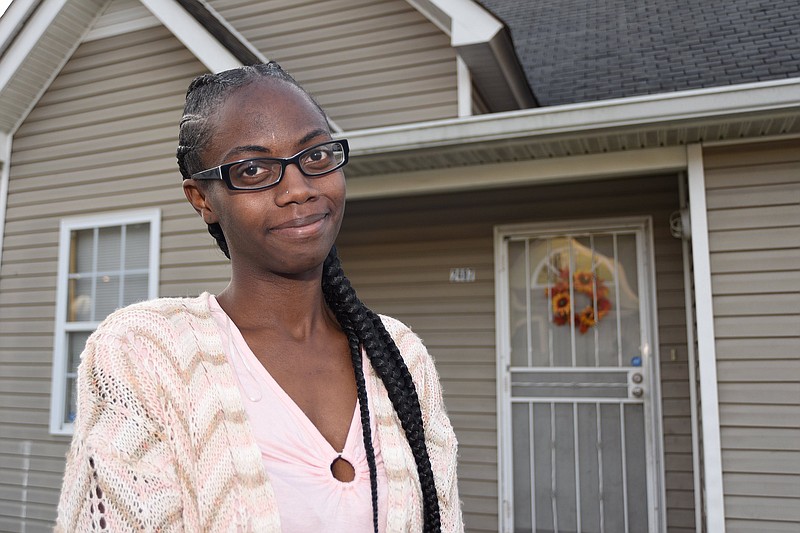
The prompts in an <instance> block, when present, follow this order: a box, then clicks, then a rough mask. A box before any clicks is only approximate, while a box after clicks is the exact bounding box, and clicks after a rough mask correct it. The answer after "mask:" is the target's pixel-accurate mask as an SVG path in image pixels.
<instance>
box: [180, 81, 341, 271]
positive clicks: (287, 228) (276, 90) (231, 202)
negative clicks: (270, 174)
mask: <svg viewBox="0 0 800 533" xmlns="http://www.w3.org/2000/svg"><path fill="white" fill-rule="evenodd" d="M211 120H212V126H211V128H212V137H211V141H210V142H209V144H208V146H207V147H206V149H205V151H204V152H203V153H202V154H201V159H202V161H203V166H204V168H211V167H215V166H217V165H221V164H224V163H230V162H232V161H238V160H241V159H248V158H252V157H291V156H293V155H295V154H296V153H298V152H299V151H301V150H303V149H305V148H308V147H310V146H313V145H315V144H317V143H320V142H323V141H326V140H329V139H330V138H331V136H330V132H329V130H328V124H327V122H326V120H325V117H323V116H322V114H321V113H320V111H319V110H318V109H317V107H316V106H315V105H314V104H313V103H312V102H311V101H310V99H309V98H308V96H307V95H306V94H305V93H303V92H302V91H301V90H300V89H299V88H297V87H295V86H293V85H291V84H289V83H287V82H284V81H281V80H274V79H266V80H259V81H256V82H254V83H251V84H249V85H246V86H244V87H241V88H238V89H235V90H234V92H232V93H231V94H230V95H228V97H227V98H226V99H225V100H224V102H223V104H222V105H221V107H220V109H219V110H218V111H217V113H216V114H214V115H212V118H211ZM184 184H185V185H184V186H185V188H186V189H187V190H186V194H187V197H188V198H189V200H190V201H191V202H192V204H193V205H194V207H195V209H197V210H198V212H200V214H201V215H202V216H203V219H204V220H205V222H206V223H214V222H218V223H219V224H220V226H222V231H223V232H224V233H225V239H226V241H227V242H228V248H229V250H230V254H231V262H232V263H233V265H234V267H235V268H239V269H241V268H245V269H248V270H251V271H252V272H253V273H254V274H256V275H258V274H259V273H268V272H271V273H277V274H281V275H289V276H303V275H304V274H307V275H319V271H318V269H319V267H320V266H321V264H322V262H323V261H324V260H325V257H326V256H327V254H328V252H329V251H330V249H331V247H332V246H333V243H334V241H335V239H336V236H337V234H338V233H339V227H340V226H341V222H342V215H343V214H344V205H345V183H344V174H343V173H342V171H341V169H340V170H337V171H334V172H331V173H330V174H326V175H324V176H319V177H314V178H310V177H307V176H304V175H303V174H302V173H301V172H300V170H299V169H298V168H297V166H296V165H289V166H288V167H287V168H286V170H285V172H284V175H283V178H282V179H281V181H280V182H279V183H278V184H277V185H275V186H274V187H271V188H269V189H263V190H259V191H231V190H229V189H228V188H227V187H226V186H225V183H223V182H222V181H212V182H203V183H198V182H197V181H195V180H186V181H184Z"/></svg>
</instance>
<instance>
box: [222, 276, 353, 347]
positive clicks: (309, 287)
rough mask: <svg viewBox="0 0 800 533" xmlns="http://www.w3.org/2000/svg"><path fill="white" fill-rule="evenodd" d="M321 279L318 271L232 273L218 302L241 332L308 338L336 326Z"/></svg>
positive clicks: (299, 338) (297, 338)
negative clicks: (287, 274) (270, 331)
mask: <svg viewBox="0 0 800 533" xmlns="http://www.w3.org/2000/svg"><path fill="white" fill-rule="evenodd" d="M321 279H322V272H321V268H320V269H318V271H317V272H314V273H310V274H309V275H305V276H298V277H289V276H281V275H277V274H268V275H262V276H252V275H242V274H241V273H240V274H239V275H237V274H236V273H235V272H234V273H233V275H232V276H231V282H230V283H229V284H228V286H227V287H226V288H225V289H224V290H223V291H222V292H220V293H219V295H217V301H218V302H219V304H220V306H221V307H222V309H224V310H225V312H226V313H227V315H228V316H229V317H230V318H231V320H233V322H234V323H235V324H236V326H237V327H238V328H239V329H240V330H272V331H274V332H282V333H284V334H286V335H289V336H290V337H293V338H294V339H295V340H302V339H307V338H308V337H309V336H310V335H311V334H312V333H313V332H314V331H315V330H317V328H319V327H326V326H330V325H332V324H335V323H336V320H335V318H334V317H333V314H332V312H331V311H330V310H329V309H328V307H327V305H326V304H325V297H324V295H323V293H322V283H321ZM337 327H338V326H337Z"/></svg>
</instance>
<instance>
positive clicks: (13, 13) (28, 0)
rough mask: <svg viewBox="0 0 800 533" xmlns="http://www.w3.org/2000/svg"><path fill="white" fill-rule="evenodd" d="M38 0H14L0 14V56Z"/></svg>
mask: <svg viewBox="0 0 800 533" xmlns="http://www.w3.org/2000/svg"><path fill="white" fill-rule="evenodd" d="M38 1H39V0H14V1H13V2H11V4H10V5H9V6H8V9H6V12H5V13H3V15H2V16H0V56H2V55H3V52H4V51H5V50H6V49H7V48H8V47H9V45H10V44H11V43H12V41H13V40H14V37H15V36H16V35H17V32H18V31H19V30H20V29H22V25H23V24H24V23H25V21H26V20H27V19H28V17H29V16H30V15H31V13H33V10H34V8H35V7H36V4H37V3H38Z"/></svg>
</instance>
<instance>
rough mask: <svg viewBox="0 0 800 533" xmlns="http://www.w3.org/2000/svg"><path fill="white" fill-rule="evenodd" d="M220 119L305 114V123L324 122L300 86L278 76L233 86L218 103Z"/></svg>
mask: <svg viewBox="0 0 800 533" xmlns="http://www.w3.org/2000/svg"><path fill="white" fill-rule="evenodd" d="M219 111H220V113H219V115H218V116H219V118H220V119H222V120H230V119H233V120H249V119H254V120H258V121H263V120H267V121H280V120H281V119H285V118H291V120H297V119H298V118H301V117H303V116H307V120H308V121H309V122H313V123H315V124H317V123H319V122H322V123H325V124H327V120H326V118H325V116H324V115H323V114H322V112H321V111H320V109H319V107H317V105H316V104H315V103H314V102H313V101H312V100H311V97H310V96H309V95H308V94H307V93H306V92H305V91H303V89H301V88H300V87H298V86H296V85H293V84H291V83H289V82H287V81H284V80H280V79H272V78H264V79H260V80H255V81H253V82H251V83H248V84H247V85H244V86H242V87H238V88H236V89H234V90H233V91H232V92H231V93H230V94H228V95H227V97H226V98H224V99H223V101H222V103H221V105H220V110H219Z"/></svg>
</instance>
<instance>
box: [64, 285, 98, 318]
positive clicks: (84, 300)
mask: <svg viewBox="0 0 800 533" xmlns="http://www.w3.org/2000/svg"><path fill="white" fill-rule="evenodd" d="M93 279H94V278H92V277H91V276H89V275H84V276H80V277H78V278H77V279H71V280H69V310H68V312H67V320H68V321H69V322H83V321H86V320H91V319H92V281H93Z"/></svg>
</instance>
